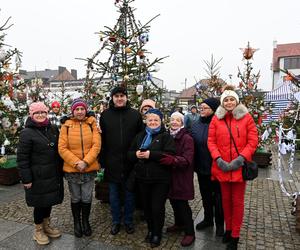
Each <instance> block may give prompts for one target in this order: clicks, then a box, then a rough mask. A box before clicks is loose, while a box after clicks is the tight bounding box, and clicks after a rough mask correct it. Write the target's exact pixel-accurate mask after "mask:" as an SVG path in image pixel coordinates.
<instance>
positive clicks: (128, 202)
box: [109, 182, 134, 225]
mask: <svg viewBox="0 0 300 250" xmlns="http://www.w3.org/2000/svg"><path fill="white" fill-rule="evenodd" d="M122 191H123V192H122ZM122 193H123V194H124V195H125V197H124V224H126V225H128V224H132V223H133V212H134V193H132V192H129V191H127V190H126V188H125V184H124V183H122V184H120V183H113V182H110V183H109V202H110V209H111V214H112V223H113V224H120V223H121V194H122Z"/></svg>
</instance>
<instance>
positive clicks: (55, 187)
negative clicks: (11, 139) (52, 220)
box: [17, 117, 64, 207]
mask: <svg viewBox="0 0 300 250" xmlns="http://www.w3.org/2000/svg"><path fill="white" fill-rule="evenodd" d="M58 134H59V132H58V128H57V127H56V126H54V125H50V124H49V125H48V126H47V127H37V125H36V123H34V122H33V121H32V120H31V118H30V117H29V118H28V119H27V121H26V125H25V129H23V130H22V131H21V135H20V141H19V145H18V150H17V163H18V169H19V173H20V176H21V179H22V182H23V183H24V184H27V183H32V187H31V188H30V189H26V190H25V198H26V203H27V205H28V206H31V207H49V206H52V205H56V204H59V203H62V201H63V197H64V190H63V176H62V164H63V161H62V160H61V158H60V157H59V155H58V150H57V143H58Z"/></svg>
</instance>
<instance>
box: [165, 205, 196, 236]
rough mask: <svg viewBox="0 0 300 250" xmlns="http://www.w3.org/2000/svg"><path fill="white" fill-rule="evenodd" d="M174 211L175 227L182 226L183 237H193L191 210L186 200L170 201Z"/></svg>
mask: <svg viewBox="0 0 300 250" xmlns="http://www.w3.org/2000/svg"><path fill="white" fill-rule="evenodd" d="M170 203H171V205H172V208H173V211H174V218H175V225H177V226H183V227H184V233H185V235H195V230H194V221H193V214H192V209H191V207H190V205H189V202H188V201H187V200H172V199H170Z"/></svg>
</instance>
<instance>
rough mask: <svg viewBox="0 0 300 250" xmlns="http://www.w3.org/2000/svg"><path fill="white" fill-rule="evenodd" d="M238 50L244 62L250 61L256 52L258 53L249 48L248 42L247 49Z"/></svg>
mask: <svg viewBox="0 0 300 250" xmlns="http://www.w3.org/2000/svg"><path fill="white" fill-rule="evenodd" d="M240 50H242V51H243V58H244V59H246V60H250V59H252V58H253V55H254V53H255V52H256V51H258V50H259V49H254V48H251V47H250V43H249V42H248V44H247V47H246V48H240Z"/></svg>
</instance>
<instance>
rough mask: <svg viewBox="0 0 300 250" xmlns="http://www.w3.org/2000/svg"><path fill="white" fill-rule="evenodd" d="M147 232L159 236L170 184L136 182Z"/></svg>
mask: <svg viewBox="0 0 300 250" xmlns="http://www.w3.org/2000/svg"><path fill="white" fill-rule="evenodd" d="M138 185H139V188H140V192H141V198H142V202H143V207H144V213H145V219H146V221H147V226H148V230H149V232H152V234H153V235H155V236H159V237H161V233H162V228H163V226H164V222H165V205H166V200H167V196H168V193H169V188H170V185H169V184H167V183H145V182H141V181H139V182H138Z"/></svg>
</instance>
